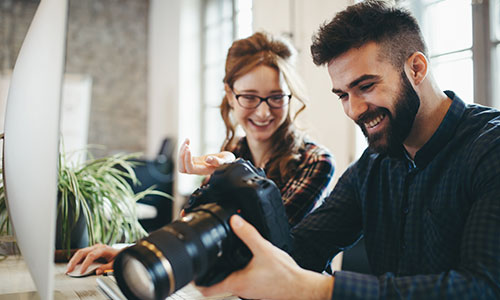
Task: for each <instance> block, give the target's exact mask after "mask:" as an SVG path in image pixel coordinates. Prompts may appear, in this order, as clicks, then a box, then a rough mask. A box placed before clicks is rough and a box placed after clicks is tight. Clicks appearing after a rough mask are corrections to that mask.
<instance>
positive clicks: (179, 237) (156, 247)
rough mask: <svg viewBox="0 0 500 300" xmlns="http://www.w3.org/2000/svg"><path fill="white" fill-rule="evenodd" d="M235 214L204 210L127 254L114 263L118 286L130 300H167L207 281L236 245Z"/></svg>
mask: <svg viewBox="0 0 500 300" xmlns="http://www.w3.org/2000/svg"><path fill="white" fill-rule="evenodd" d="M234 212H235V210H233V209H228V208H227V207H225V208H224V209H223V208H222V207H221V206H219V205H217V204H215V203H210V204H205V205H201V206H199V207H198V208H197V209H196V210H193V212H191V213H189V214H187V215H186V216H185V217H184V218H182V219H181V220H178V221H175V222H173V223H171V224H169V225H167V226H165V227H163V228H161V229H159V230H157V231H155V232H153V233H151V234H150V235H149V236H148V237H146V238H145V239H143V240H141V241H139V242H138V243H137V244H136V245H134V246H132V247H130V248H127V249H125V250H124V251H122V252H121V253H120V254H119V255H118V256H117V258H116V260H115V263H114V270H115V276H116V280H117V283H118V286H119V287H120V289H121V290H122V292H123V293H124V295H125V296H126V297H127V298H128V299H145V300H150V299H161V300H163V299H165V298H166V297H168V296H169V295H171V294H173V293H174V292H175V291H177V290H178V289H180V288H182V287H183V286H185V285H186V284H188V283H189V282H191V281H192V280H193V279H194V280H196V279H197V278H200V277H202V276H203V275H205V273H206V272H207V270H209V269H210V267H212V266H213V265H214V264H215V263H216V261H217V259H218V258H220V257H221V256H222V255H223V252H224V250H226V249H227V250H231V248H232V247H231V246H230V245H231V244H232V243H233V240H234V238H233V237H234V234H232V232H231V230H230V227H229V223H228V222H229V218H230V217H231V215H233V214H234Z"/></svg>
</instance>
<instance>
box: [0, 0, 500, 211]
mask: <svg viewBox="0 0 500 300" xmlns="http://www.w3.org/2000/svg"><path fill="white" fill-rule="evenodd" d="M499 1H500V0H483V1H475V0H474V1H471V0H432V1H431V0H421V1H416V0H415V1H410V0H405V1H402V2H403V3H404V5H407V6H408V7H409V8H410V9H411V10H412V11H414V12H415V14H416V15H417V17H419V20H420V21H421V24H422V27H423V31H424V34H425V35H426V38H427V40H428V42H429V46H430V48H431V57H432V63H433V67H435V70H436V74H435V75H436V77H438V78H437V79H438V82H440V83H441V87H442V88H443V89H454V90H456V91H458V93H459V95H461V96H462V97H463V98H464V99H465V100H467V101H469V102H473V99H475V102H478V103H482V104H487V105H492V106H496V107H499V106H500V105H499V102H498V101H499V100H498V99H499V97H498V96H497V95H498V92H497V91H496V90H495V88H496V87H498V86H500V84H499V83H500V82H499V79H498V75H497V73H498V72H497V70H498V65H497V62H496V61H497V57H499V56H500V46H499V37H500V22H499V19H500V6H499ZM353 2H355V1H353V0H337V1H331V0H308V1H306V0H274V1H267V0H253V1H251V0H70V1H69V18H68V20H69V24H68V40H67V56H66V73H68V74H71V75H73V76H77V78H80V81H79V82H80V83H78V84H79V86H80V87H81V86H82V85H83V86H85V87H86V88H84V90H85V89H86V90H87V92H88V94H89V97H88V100H86V101H88V114H87V116H86V117H85V116H84V117H83V118H86V120H85V121H86V123H85V124H88V126H86V127H87V128H85V130H84V132H83V133H81V134H82V135H84V136H85V141H86V143H88V144H97V145H103V146H105V148H103V149H95V150H93V152H94V154H95V155H97V156H100V155H106V154H110V153H116V152H123V151H125V152H135V151H142V152H144V153H145V155H146V157H147V158H154V157H155V156H156V154H157V152H158V151H159V149H160V146H161V143H162V141H163V139H164V138H166V137H169V138H171V139H172V141H174V145H175V147H174V148H175V149H177V148H178V147H177V145H178V143H180V142H182V141H183V140H184V138H186V137H189V138H191V140H192V146H193V149H194V152H195V153H198V154H201V153H206V152H210V151H216V150H217V149H218V147H219V145H220V144H221V142H222V139H223V134H224V130H223V129H222V128H223V127H222V121H221V120H220V117H219V115H218V108H217V105H218V103H219V102H220V99H221V98H222V93H223V85H222V77H223V64H224V58H225V55H226V51H227V48H228V47H229V46H230V44H231V42H232V41H233V40H234V39H235V38H241V37H246V36H248V35H250V34H251V33H252V32H253V31H256V30H266V31H268V32H270V33H273V34H277V35H283V36H285V37H287V38H289V39H290V40H291V41H292V43H293V44H294V45H295V46H296V47H297V49H298V51H299V53H298V54H299V55H298V60H297V67H298V69H299V73H300V74H301V75H302V77H303V79H304V82H305V86H306V88H307V90H308V94H309V98H310V102H309V104H308V108H307V110H306V111H305V113H304V114H303V115H302V116H301V117H300V124H301V127H302V128H303V129H304V130H305V131H306V132H307V133H309V135H310V136H311V137H312V138H313V139H314V140H316V141H318V142H320V143H322V144H324V145H325V146H327V147H328V148H329V149H330V150H331V151H332V152H333V153H334V155H335V158H336V164H337V171H336V175H335V180H336V179H337V178H338V176H339V175H340V174H341V173H342V172H343V171H344V170H345V168H346V167H347V166H348V165H349V163H351V162H352V161H353V160H354V159H355V158H356V157H357V155H359V153H360V151H361V149H363V147H364V141H363V138H362V136H361V135H360V133H359V131H358V129H357V128H355V126H354V124H353V123H352V122H351V121H350V120H348V119H347V117H346V116H345V115H344V113H343V111H342V107H341V105H340V104H339V103H338V101H337V99H336V97H335V96H334V95H333V94H332V93H331V92H330V81H329V78H328V74H327V71H326V69H325V68H318V67H316V66H315V65H314V64H313V63H312V60H311V58H310V54H309V46H310V43H311V36H312V34H313V33H314V32H315V31H316V30H317V28H318V27H319V25H320V24H322V23H323V22H325V21H328V20H329V19H331V18H332V17H333V16H334V14H335V13H336V12H337V11H339V10H341V9H343V8H344V7H345V6H347V5H350V4H352V3H353ZM38 3H39V1H38V0H2V1H1V3H0V72H1V74H2V75H5V74H8V72H9V70H10V69H12V66H13V64H14V62H15V58H16V56H17V52H18V51H19V47H20V45H21V42H22V40H23V38H24V35H25V33H26V30H27V28H28V25H29V22H30V20H31V19H32V17H33V14H34V11H35V9H36V7H37V5H38ZM437 28H439V31H437V30H436V29H437ZM450 74H452V75H453V77H452V76H449V75H450ZM5 76H7V75H5ZM81 78H84V80H83V81H82V80H81ZM68 82H69V80H68ZM82 82H84V83H82ZM1 88H2V85H0V89H1ZM3 89H4V90H3V91H2V90H0V95H1V94H2V93H3V94H5V93H6V91H5V85H4V86H3ZM82 93H85V91H84V92H82ZM494 99H496V101H497V102H495V101H494ZM174 157H175V155H174ZM198 183H199V179H198V178H195V177H193V176H186V175H179V176H178V177H176V180H175V186H176V188H175V191H176V194H177V195H186V194H189V193H190V191H192V190H193V188H194V187H195V186H196V185H197V184H198ZM177 198H178V199H179V201H178V202H177V206H179V205H180V203H181V202H182V200H181V199H182V197H177Z"/></svg>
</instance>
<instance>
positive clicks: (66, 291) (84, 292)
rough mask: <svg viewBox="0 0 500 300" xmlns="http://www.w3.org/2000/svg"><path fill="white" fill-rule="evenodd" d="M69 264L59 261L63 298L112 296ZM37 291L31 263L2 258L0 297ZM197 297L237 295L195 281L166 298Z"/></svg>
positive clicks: (227, 299)
mask: <svg viewBox="0 0 500 300" xmlns="http://www.w3.org/2000/svg"><path fill="white" fill-rule="evenodd" d="M65 272H66V264H65V263H56V264H55V280H54V291H55V292H58V293H60V294H62V295H61V296H62V298H63V299H86V300H93V299H97V300H107V299H108V298H107V297H106V296H105V295H104V294H103V292H101V291H100V290H99V288H98V284H97V282H96V279H97V278H98V276H95V275H94V276H88V277H81V278H73V277H69V276H67V275H66V274H65ZM32 291H35V284H34V283H33V280H32V279H31V275H30V274H29V271H28V267H27V266H26V263H25V262H24V260H23V258H22V257H21V256H14V255H11V256H7V258H6V259H4V260H1V261H0V298H1V295H4V294H13V293H22V292H32ZM170 299H172V300H176V299H193V300H202V299H203V300H221V299H224V300H234V299H239V298H237V297H234V296H229V295H221V296H214V297H206V298H205V297H203V296H202V295H201V294H200V292H198V291H197V290H196V289H195V288H194V287H193V286H192V285H188V286H186V287H184V288H182V289H181V290H179V291H178V292H177V293H176V294H174V295H172V296H170V297H169V298H167V299H166V300H170Z"/></svg>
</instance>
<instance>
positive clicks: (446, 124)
mask: <svg viewBox="0 0 500 300" xmlns="http://www.w3.org/2000/svg"><path fill="white" fill-rule="evenodd" d="M444 93H445V94H446V96H448V97H449V98H450V99H451V100H452V103H451V106H450V108H449V109H448V112H446V115H445V116H444V119H443V121H442V122H441V124H440V125H439V127H438V129H437V130H436V132H434V134H433V135H432V137H431V138H430V139H429V141H427V143H425V145H424V146H423V147H422V148H421V149H420V150H418V151H417V153H416V154H415V159H414V162H415V165H416V167H417V168H419V169H422V168H423V167H425V165H427V164H428V163H429V162H430V161H431V160H432V159H433V158H434V157H435V156H436V154H437V153H438V152H439V151H441V149H443V147H444V146H445V145H446V144H447V143H448V142H449V141H450V140H451V138H452V137H453V135H454V133H455V130H456V128H457V126H458V124H459V122H460V119H461V118H462V115H463V114H464V112H465V108H466V105H465V103H464V102H463V101H462V99H460V98H459V97H458V96H457V95H455V93H454V92H452V91H445V92H444Z"/></svg>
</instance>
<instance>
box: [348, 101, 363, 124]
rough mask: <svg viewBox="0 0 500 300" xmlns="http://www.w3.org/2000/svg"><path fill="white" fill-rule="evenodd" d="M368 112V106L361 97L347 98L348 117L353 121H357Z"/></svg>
mask: <svg viewBox="0 0 500 300" xmlns="http://www.w3.org/2000/svg"><path fill="white" fill-rule="evenodd" d="M367 110H368V104H367V103H366V101H365V100H364V99H362V98H361V97H356V96H350V97H349V112H348V115H349V117H350V118H351V119H353V120H354V121H356V120H358V119H359V117H360V116H361V115H362V114H363V113H365V112H366V111H367Z"/></svg>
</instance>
